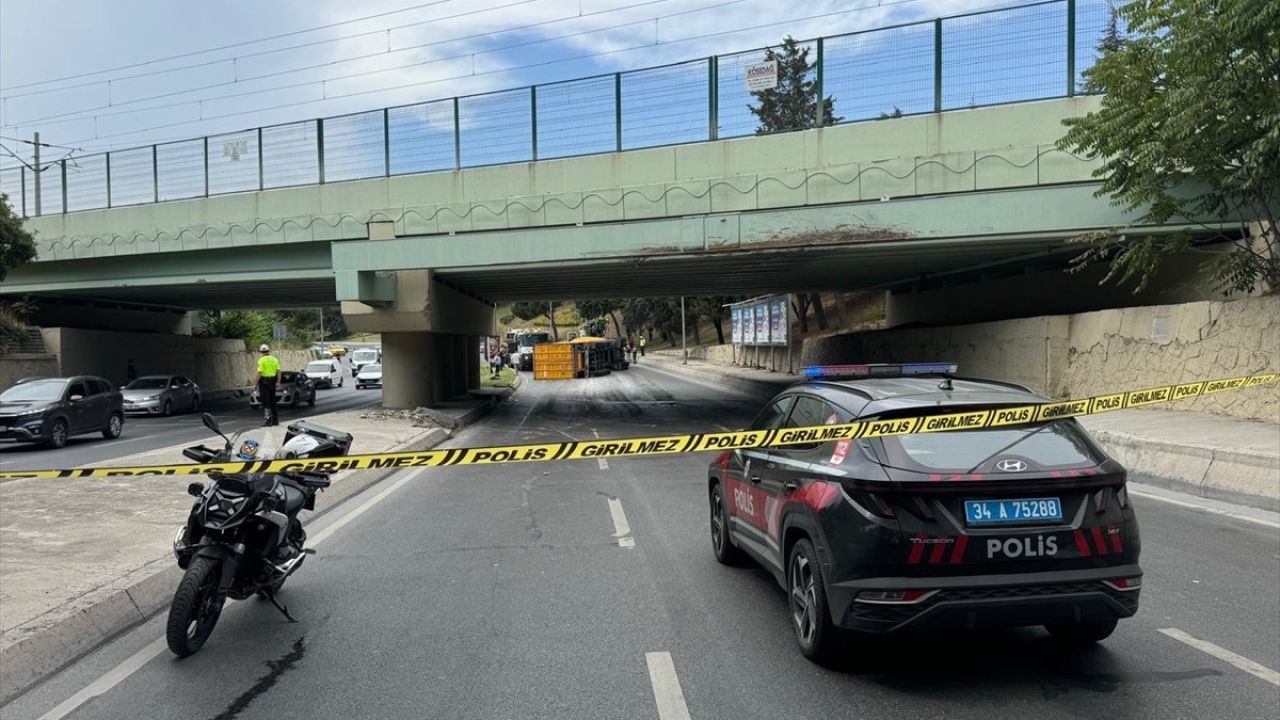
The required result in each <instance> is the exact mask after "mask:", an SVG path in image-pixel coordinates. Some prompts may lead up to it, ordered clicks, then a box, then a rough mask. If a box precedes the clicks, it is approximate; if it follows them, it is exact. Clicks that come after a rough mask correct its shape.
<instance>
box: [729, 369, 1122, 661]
mask: <svg viewBox="0 0 1280 720" xmlns="http://www.w3.org/2000/svg"><path fill="white" fill-rule="evenodd" d="M955 370H956V368H955V366H954V365H950V364H946V363H923V364H903V365H845V366H839V367H811V368H805V371H804V374H805V375H806V377H807V379H806V381H804V382H801V383H798V384H796V385H793V386H791V387H789V388H788V389H786V390H784V391H783V392H782V393H781V394H779V395H778V396H777V397H776V398H774V399H773V400H772V401H771V402H770V403H769V404H768V405H767V406H765V408H764V409H763V410H762V411H760V414H759V415H758V416H757V417H756V418H755V420H754V421H753V422H752V424H751V427H750V429H752V430H765V431H772V430H777V431H778V432H779V433H785V432H786V429H787V428H799V427H813V426H821V425H824V424H837V423H848V422H854V421H865V420H892V419H893V418H915V417H920V416H930V415H943V414H948V413H957V412H970V411H990V412H999V411H1000V410H1001V409H1002V408H1013V407H1015V406H1026V405H1039V404H1044V403H1048V402H1049V401H1048V400H1047V399H1045V398H1043V397H1040V396H1038V395H1036V394H1034V393H1032V392H1031V391H1029V390H1027V389H1026V388H1023V387H1020V386H1017V385H1012V384H1008V383H1002V382H995V381H991V380H974V379H962V378H958V377H953V375H954V374H955ZM939 420H940V421H941V418H940V419H939ZM1017 421H1018V419H1014V422H1017ZM923 424H924V421H922V425H923ZM709 476H710V481H709V486H708V491H709V498H710V510H711V541H712V549H713V550H714V552H715V555H716V558H717V559H718V560H719V561H720V562H722V563H725V564H729V565H733V564H738V563H740V561H742V560H744V559H746V558H751V559H754V560H755V561H756V562H758V563H760V564H761V565H763V566H764V567H765V568H766V569H768V570H769V571H771V572H772V573H773V575H774V576H775V578H776V579H777V581H778V582H779V583H780V584H781V585H782V586H783V588H784V589H785V590H786V591H787V597H788V603H789V606H790V612H791V616H792V619H793V623H792V624H793V626H794V629H795V633H796V639H797V641H798V642H799V645H800V650H801V652H802V653H803V654H804V655H805V656H806V657H808V658H810V659H812V660H815V661H823V660H828V659H831V658H832V656H833V655H835V654H837V653H838V652H839V650H840V649H841V647H842V646H843V645H845V642H846V641H847V640H848V639H849V638H850V637H851V635H852V633H851V632H849V631H856V632H864V633H899V632H909V631H927V630H946V629H972V628H989V627H1002V626H1023V625H1044V626H1045V627H1046V628H1047V629H1048V631H1049V632H1050V633H1051V634H1052V635H1053V636H1054V637H1055V638H1058V639H1060V640H1062V641H1064V642H1069V643H1079V644H1086V643H1093V642H1097V641H1099V640H1102V639H1104V638H1106V637H1107V636H1109V635H1110V634H1111V633H1112V631H1114V630H1115V627H1116V622H1117V620H1118V619H1120V618H1126V617H1129V616H1132V615H1133V614H1134V613H1135V612H1137V609H1138V594H1139V592H1140V590H1139V589H1140V588H1141V586H1142V570H1141V569H1140V568H1139V566H1138V552H1139V547H1140V543H1139V537H1138V524H1137V521H1136V519H1135V518H1134V512H1133V507H1132V505H1131V504H1130V502H1129V498H1128V495H1127V493H1126V490H1125V469H1124V468H1123V467H1121V466H1120V465H1119V464H1118V463H1117V462H1115V461H1114V460H1112V459H1111V458H1109V457H1107V455H1106V454H1105V453H1104V452H1103V451H1102V450H1101V449H1100V448H1099V447H1098V445H1097V444H1096V443H1095V442H1094V441H1093V440H1092V439H1091V438H1090V437H1089V436H1088V434H1086V433H1085V431H1084V430H1083V429H1082V428H1081V427H1080V425H1079V424H1077V423H1076V421H1075V420H1073V419H1070V418H1059V419H1051V420H1047V421H1044V422H1039V423H1026V422H1023V423H1022V424H1011V425H1003V426H999V427H992V428H987V429H974V430H951V431H948V432H926V433H916V434H907V435H896V436H884V437H875V438H870V439H858V440H839V441H830V440H828V441H825V442H824V441H816V442H812V443H808V444H800V445H794V444H793V445H785V446H772V447H762V448H758V449H753V450H735V451H731V452H725V453H722V454H721V455H719V456H718V457H717V458H716V460H715V461H714V462H712V464H711V466H710V468H709Z"/></svg>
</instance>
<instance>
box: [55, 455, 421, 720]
mask: <svg viewBox="0 0 1280 720" xmlns="http://www.w3.org/2000/svg"><path fill="white" fill-rule="evenodd" d="M427 470H428V468H422V469H420V470H417V471H414V472H412V473H410V474H408V475H406V476H404V477H402V478H400V479H399V480H397V481H396V482H395V483H394V484H393V485H391V487H388V488H387V489H385V490H383V491H381V492H379V493H378V494H377V495H374V496H373V497H371V498H369V499H368V500H366V501H365V502H363V503H361V505H360V507H358V508H356V509H355V510H352V511H351V512H349V513H347V514H346V515H343V516H342V517H341V518H340V519H338V520H337V521H336V522H334V523H333V524H332V525H330V526H328V527H326V528H325V529H324V530H321V531H320V532H318V533H316V534H315V536H314V537H313V538H311V540H310V543H309V544H310V546H311V547H315V546H316V545H319V544H320V543H321V542H323V541H324V540H325V539H327V538H328V537H329V536H331V535H333V534H334V533H335V532H337V531H338V530H339V529H341V528H343V527H346V526H347V524H349V523H350V522H351V521H352V520H355V519H356V518H358V517H360V516H361V515H363V514H364V513H365V512H367V511H368V510H369V508H372V507H373V506H374V505H377V504H378V503H380V502H382V501H383V500H385V499H386V498H387V496H388V495H390V494H391V493H393V492H395V491H396V490H399V489H400V488H401V487H402V486H403V485H404V484H405V483H407V482H409V481H410V480H413V479H415V478H417V477H418V476H419V475H421V474H422V473H424V472H426V471H427ZM167 648H168V643H167V642H166V641H165V639H164V638H159V639H157V640H155V641H153V642H152V643H151V644H149V645H147V646H146V647H144V648H142V649H141V650H139V651H138V652H136V653H134V654H133V655H130V656H129V658H128V659H126V660H125V661H124V662H122V663H120V664H119V665H117V666H115V667H114V668H112V669H111V670H109V671H107V673H106V674H105V675H103V676H102V677H100V678H98V679H97V680H94V681H93V682H91V683H89V685H88V686H86V687H85V688H84V689H82V690H80V692H77V693H76V694H75V695H72V696H71V697H69V698H67V699H66V700H64V701H62V703H61V704H59V705H58V706H57V707H55V708H54V709H52V710H50V711H49V712H47V713H45V714H44V715H41V716H40V720H61V719H62V718H64V717H66V716H67V715H70V714H71V713H72V712H74V711H75V710H76V708H78V707H80V706H81V705H83V704H85V703H87V702H89V701H90V700H92V699H94V698H96V697H98V696H99V695H102V694H103V693H106V692H107V691H108V690H111V688H114V687H115V686H116V685H119V684H120V683H122V682H124V681H125V680H126V679H128V677H129V676H130V675H132V674H134V673H135V672H137V671H138V670H139V669H140V668H141V667H142V666H143V665H146V664H147V663H149V662H151V661H152V660H153V659H155V657H156V656H157V655H159V654H161V653H163V652H164V651H165V650H166V649H167Z"/></svg>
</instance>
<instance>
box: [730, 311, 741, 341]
mask: <svg viewBox="0 0 1280 720" xmlns="http://www.w3.org/2000/svg"><path fill="white" fill-rule="evenodd" d="M729 316H730V317H731V318H733V320H732V322H733V331H732V333H731V334H732V338H733V339H732V342H733V344H735V345H741V344H742V308H738V307H732V308H729Z"/></svg>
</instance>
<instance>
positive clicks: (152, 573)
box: [0, 396, 509, 706]
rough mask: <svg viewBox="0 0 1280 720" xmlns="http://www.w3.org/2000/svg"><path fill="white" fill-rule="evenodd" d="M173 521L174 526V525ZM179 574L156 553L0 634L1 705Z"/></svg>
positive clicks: (130, 620)
mask: <svg viewBox="0 0 1280 720" xmlns="http://www.w3.org/2000/svg"><path fill="white" fill-rule="evenodd" d="M508 397H509V396H508ZM503 399H505V398H495V399H494V400H495V401H493V402H488V403H485V404H484V405H480V406H477V407H476V408H475V409H473V410H471V411H468V412H467V413H465V414H463V415H461V416H459V418H458V424H457V425H456V426H455V428H454V429H453V431H456V430H458V429H461V428H463V427H465V426H467V425H470V424H472V423H474V422H476V421H478V420H480V419H481V418H483V417H484V416H485V415H488V414H489V413H490V412H492V411H493V410H494V408H496V407H497V406H498V405H499V404H501V401H502V400H503ZM453 431H450V430H445V429H443V428H430V429H427V430H425V431H424V432H423V433H421V434H419V435H417V436H415V437H414V438H411V439H410V440H407V441H405V442H403V443H400V444H398V445H395V446H393V447H391V448H390V449H389V450H388V452H403V451H407V450H429V449H431V448H433V447H435V446H437V445H439V444H440V443H442V442H444V441H445V440H447V439H449V438H450V437H451V436H452V434H453ZM396 472H398V469H387V470H383V471H375V472H368V473H367V475H368V477H363V476H362V477H359V478H358V479H356V478H353V479H355V482H353V483H350V484H339V485H336V486H335V487H334V488H333V490H331V491H329V492H328V493H326V494H324V495H321V496H320V499H319V500H318V504H320V505H321V506H320V507H318V508H317V510H316V512H314V513H312V514H311V515H309V516H308V517H307V523H311V522H313V521H314V520H315V519H316V518H320V517H323V516H324V515H326V514H327V513H328V512H329V511H331V510H333V509H334V508H336V507H339V506H340V505H342V504H343V503H344V502H345V501H347V500H349V499H351V498H352V497H355V496H356V495H358V494H359V493H361V492H362V491H364V490H365V489H367V488H369V487H371V486H373V485H375V484H377V483H379V482H381V481H382V480H385V479H386V478H388V477H390V476H391V475H392V474H394V473H396ZM354 474H355V475H363V473H354ZM176 522H177V521H176V520H175V525H174V527H177V524H176ZM181 577H182V570H180V569H179V568H178V567H177V565H176V564H175V563H174V561H173V558H172V557H169V556H165V557H162V558H157V559H156V560H153V561H151V562H148V563H147V564H145V565H143V566H142V567H140V568H137V569H135V570H133V571H132V572H130V573H128V574H127V575H125V576H123V577H121V578H119V579H117V580H116V581H114V582H112V583H109V584H107V585H104V586H101V587H98V588H95V589H93V590H91V591H89V592H87V593H85V594H84V595H81V596H80V597H78V598H75V599H74V600H72V601H70V602H68V603H65V604H63V605H61V606H59V607H57V608H54V609H53V610H50V611H48V612H47V613H44V614H42V615H41V616H40V617H36V618H33V619H32V620H30V621H28V622H27V623H24V624H22V625H19V626H17V627H15V628H12V629H10V630H8V631H7V632H4V633H2V634H0V706H3V705H5V704H7V703H9V702H10V701H11V700H13V699H15V698H17V697H18V696H19V695H22V694H23V693H25V692H26V691H27V690H29V689H31V688H32V687H34V686H35V685H37V684H38V683H40V682H41V681H42V680H44V679H45V678H47V677H49V676H51V675H54V674H56V673H58V672H59V671H61V670H62V669H63V668H65V667H67V666H68V665H71V664H72V663H74V662H76V661H77V660H79V659H81V658H83V657H84V656H86V655H88V654H89V653H91V652H93V651H94V650H97V649H98V648H99V647H101V646H102V645H104V644H105V643H107V642H109V641H111V640H113V639H115V638H117V637H119V636H120V635H123V634H124V633H126V632H128V631H129V630H132V629H133V628H135V627H137V626H138V625H141V624H142V623H144V622H146V621H147V620H149V619H150V618H151V617H152V616H154V615H155V614H156V613H158V612H160V611H161V610H163V609H164V608H165V606H166V605H168V603H169V600H170V599H171V598H172V597H173V590H174V588H175V587H177V584H178V581H179V580H180V579H181ZM50 613H59V614H62V615H63V617H61V618H59V619H58V620H57V621H55V622H53V623H52V624H49V625H43V626H39V627H35V628H32V627H31V625H32V624H35V623H37V621H39V620H40V618H41V617H45V616H47V615H49V614H50Z"/></svg>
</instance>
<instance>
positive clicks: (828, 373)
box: [801, 362, 959, 378]
mask: <svg viewBox="0 0 1280 720" xmlns="http://www.w3.org/2000/svg"><path fill="white" fill-rule="evenodd" d="M958 367H959V366H957V365H956V364H955V363H946V362H934V363H868V364H863V365H810V366H809V367H806V368H804V369H803V370H802V371H801V372H803V373H804V376H805V377H808V378H850V377H902V376H905V375H954V374H956V370H957V369H958Z"/></svg>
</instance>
